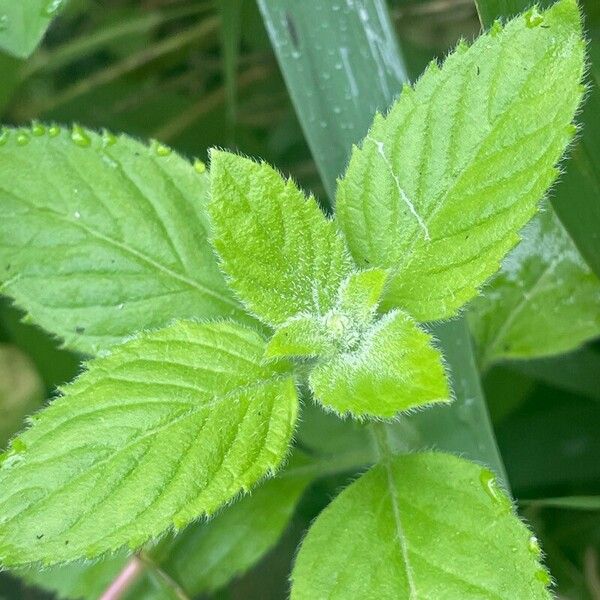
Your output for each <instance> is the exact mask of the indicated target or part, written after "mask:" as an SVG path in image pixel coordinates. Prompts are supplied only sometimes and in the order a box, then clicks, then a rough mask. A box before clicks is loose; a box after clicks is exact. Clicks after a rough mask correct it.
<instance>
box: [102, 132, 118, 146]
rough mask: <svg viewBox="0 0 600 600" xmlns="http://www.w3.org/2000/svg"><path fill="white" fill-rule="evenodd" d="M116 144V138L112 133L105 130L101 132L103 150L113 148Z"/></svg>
mask: <svg viewBox="0 0 600 600" xmlns="http://www.w3.org/2000/svg"><path fill="white" fill-rule="evenodd" d="M116 143H117V136H116V135H115V134H114V133H111V132H110V131H108V129H105V130H104V131H103V132H102V146H103V147H104V148H110V146H114V145H115V144H116Z"/></svg>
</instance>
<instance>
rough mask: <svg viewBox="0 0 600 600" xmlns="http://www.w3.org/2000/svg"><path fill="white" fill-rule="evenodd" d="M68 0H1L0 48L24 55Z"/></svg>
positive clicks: (34, 45)
mask: <svg viewBox="0 0 600 600" xmlns="http://www.w3.org/2000/svg"><path fill="white" fill-rule="evenodd" d="M66 1H67V0H19V1H18V2H15V0H0V49H2V50H5V51H6V52H8V53H9V54H12V55H14V56H18V57H19V58H27V57H28V56H29V55H30V54H32V53H33V51H34V50H35V49H36V48H37V46H38V44H39V43H40V40H41V39H42V37H43V36H44V33H46V29H48V26H49V25H50V23H51V21H52V19H53V17H54V16H56V15H57V14H58V12H59V11H60V9H61V8H62V7H63V6H64V5H65V4H66Z"/></svg>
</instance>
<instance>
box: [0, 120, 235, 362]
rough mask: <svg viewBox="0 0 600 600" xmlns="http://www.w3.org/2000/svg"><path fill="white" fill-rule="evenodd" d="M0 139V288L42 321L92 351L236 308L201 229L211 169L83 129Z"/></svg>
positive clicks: (11, 133)
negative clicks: (176, 320)
mask: <svg viewBox="0 0 600 600" xmlns="http://www.w3.org/2000/svg"><path fill="white" fill-rule="evenodd" d="M0 140H1V141H0V181H1V183H0V211H1V213H2V219H1V220H0V291H1V292H2V293H4V294H7V295H9V296H11V297H12V298H14V299H15V301H16V303H17V304H18V305H19V306H20V307H21V308H23V309H25V310H26V311H27V312H28V313H29V318H30V319H32V320H34V321H35V322H36V323H37V324H38V325H41V326H42V327H43V328H45V329H47V330H48V331H50V332H52V333H54V334H56V335H58V336H60V337H61V338H63V339H64V340H65V342H66V344H67V345H68V346H69V347H71V348H73V349H76V350H79V351H82V352H85V353H95V352H96V351H98V350H99V349H102V348H106V347H108V346H110V345H112V344H114V343H117V342H119V341H122V340H123V339H124V338H125V337H127V336H130V335H131V334H133V333H135V332H137V331H140V330H141V329H146V328H157V327H162V326H164V325H166V324H168V323H169V322H170V321H172V320H173V319H174V318H189V317H219V316H232V317H236V318H241V317H242V316H243V314H244V313H243V310H242V308H241V306H240V305H239V304H238V303H237V302H236V301H235V299H234V298H233V297H232V295H231V293H230V292H229V290H228V289H227V286H226V284H225V281H224V279H223V277H222V275H221V273H220V271H219V269H218V266H217V262H216V259H215V257H214V254H213V251H212V248H211V247H210V244H209V242H208V239H207V229H208V223H207V218H208V217H207V214H206V203H207V201H208V192H209V189H208V188H209V181H208V175H206V173H199V172H197V170H196V169H194V167H193V166H192V165H191V164H190V163H189V162H187V161H186V160H184V159H183V158H181V157H180V156H178V155H176V154H175V153H174V152H171V151H170V150H169V149H168V148H165V147H163V146H159V145H157V144H154V145H153V146H151V147H147V146H145V145H143V144H141V143H140V142H137V141H135V140H133V139H131V138H128V137H126V136H119V137H118V138H116V137H114V136H112V135H110V134H106V135H104V136H100V135H97V134H95V133H92V132H90V131H86V130H84V129H82V128H80V127H75V128H74V129H73V130H72V131H66V130H63V131H60V130H59V129H58V128H57V127H44V126H42V125H34V126H33V128H32V130H5V131H4V133H2V134H1V135H0ZM199 170H200V169H198V171H199ZM15 173H19V174H21V175H20V176H18V177H17V176H15Z"/></svg>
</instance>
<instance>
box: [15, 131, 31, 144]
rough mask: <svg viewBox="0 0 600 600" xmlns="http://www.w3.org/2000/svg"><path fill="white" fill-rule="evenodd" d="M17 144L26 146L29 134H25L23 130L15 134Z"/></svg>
mask: <svg viewBox="0 0 600 600" xmlns="http://www.w3.org/2000/svg"><path fill="white" fill-rule="evenodd" d="M17 144H18V145H19V146H27V144H29V135H27V134H26V133H25V132H24V131H20V132H19V133H18V134H17Z"/></svg>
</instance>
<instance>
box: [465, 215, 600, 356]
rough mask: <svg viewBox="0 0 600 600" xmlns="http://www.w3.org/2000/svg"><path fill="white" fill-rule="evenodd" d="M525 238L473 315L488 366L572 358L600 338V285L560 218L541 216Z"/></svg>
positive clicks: (481, 352) (476, 335) (471, 315)
mask: <svg viewBox="0 0 600 600" xmlns="http://www.w3.org/2000/svg"><path fill="white" fill-rule="evenodd" d="M523 238H524V239H523V241H522V242H521V243H520V244H519V246H517V248H515V249H514V250H513V251H512V252H511V254H509V256H508V257H507V258H506V260H505V261H504V264H503V266H502V269H501V271H500V272H499V273H498V275H497V276H496V277H495V278H494V279H493V280H492V282H491V283H490V285H489V286H488V287H486V289H485V291H484V294H483V295H482V296H480V297H479V298H477V299H476V300H475V302H474V303H473V304H472V307H471V309H470V312H469V322H470V325H471V328H472V330H473V333H474V336H475V339H476V341H477V344H478V346H479V354H480V357H481V363H482V365H484V366H489V365H490V364H491V363H493V362H495V361H497V360H499V359H503V358H533V357H540V356H547V355H552V354H559V353H561V352H567V351H569V350H573V349H575V348H577V347H578V346H579V345H580V344H582V343H583V342H585V341H586V340H589V339H591V338H594V337H596V336H598V335H600V311H599V310H598V307H599V306H600V280H599V279H598V277H597V276H596V275H595V274H594V273H593V272H592V270H591V269H590V267H589V266H588V265H587V263H586V262H585V261H584V260H583V258H582V257H581V255H580V254H579V252H578V250H577V248H576V247H575V244H574V243H573V241H572V240H571V238H570V237H569V234H568V233H567V232H566V231H565V229H564V227H563V226H562V225H561V223H560V221H559V220H558V218H557V217H556V215H555V214H554V212H553V211H552V210H551V209H550V210H546V211H544V212H542V213H540V214H539V215H538V216H537V217H536V218H535V219H534V220H533V221H532V222H531V223H530V224H529V225H528V226H527V227H526V228H525V230H524V232H523Z"/></svg>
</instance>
